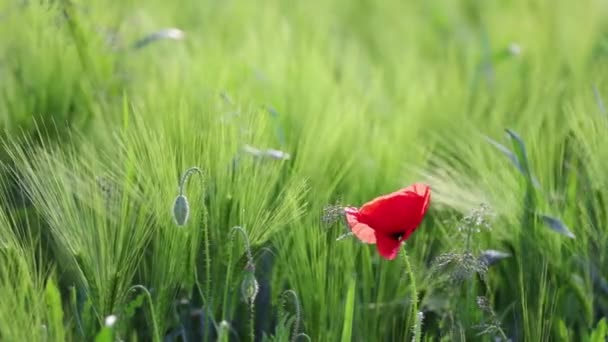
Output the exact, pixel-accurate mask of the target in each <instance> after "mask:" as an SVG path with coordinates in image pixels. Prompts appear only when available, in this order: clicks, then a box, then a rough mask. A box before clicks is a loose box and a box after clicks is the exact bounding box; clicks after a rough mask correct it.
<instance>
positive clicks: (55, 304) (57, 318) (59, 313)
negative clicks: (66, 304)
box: [44, 279, 65, 341]
mask: <svg viewBox="0 0 608 342" xmlns="http://www.w3.org/2000/svg"><path fill="white" fill-rule="evenodd" d="M44 300H45V303H46V306H47V327H48V331H49V332H50V335H51V336H52V338H51V340H53V341H65V335H64V329H63V309H62V307H61V294H60V293H59V289H57V286H56V285H55V281H54V280H52V279H51V280H49V281H48V283H47V284H46V288H45V289H44Z"/></svg>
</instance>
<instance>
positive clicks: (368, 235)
mask: <svg viewBox="0 0 608 342" xmlns="http://www.w3.org/2000/svg"><path fill="white" fill-rule="evenodd" d="M344 211H345V213H346V221H347V222H348V226H349V227H350V230H351V231H352V232H353V234H355V236H356V237H357V238H358V239H359V240H361V241H362V242H364V243H376V235H375V234H374V230H373V229H371V228H370V227H369V226H368V225H366V224H365V223H361V222H359V219H358V218H357V216H358V213H359V210H357V209H356V208H345V210H344Z"/></svg>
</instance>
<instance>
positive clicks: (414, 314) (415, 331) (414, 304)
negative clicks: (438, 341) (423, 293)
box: [402, 244, 422, 342]
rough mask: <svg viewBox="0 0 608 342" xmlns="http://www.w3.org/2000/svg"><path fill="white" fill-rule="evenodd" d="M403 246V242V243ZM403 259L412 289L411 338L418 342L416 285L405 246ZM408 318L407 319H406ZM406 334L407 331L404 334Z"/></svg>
mask: <svg viewBox="0 0 608 342" xmlns="http://www.w3.org/2000/svg"><path fill="white" fill-rule="evenodd" d="M404 246H405V244H404ZM402 254H403V261H404V262H405V269H406V271H407V276H408V278H409V280H410V289H411V291H412V304H411V308H412V312H411V316H410V317H414V325H413V327H412V331H413V334H414V336H413V339H412V341H415V342H420V332H421V328H422V327H420V326H419V323H418V319H417V317H418V288H417V287H416V279H415V278H414V272H412V266H411V265H410V258H409V257H408V255H407V252H406V249H405V247H404V248H403V253H402ZM408 320H409V319H408ZM405 336H407V333H406V334H405Z"/></svg>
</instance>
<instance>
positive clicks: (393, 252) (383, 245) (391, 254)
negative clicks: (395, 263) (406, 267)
mask: <svg viewBox="0 0 608 342" xmlns="http://www.w3.org/2000/svg"><path fill="white" fill-rule="evenodd" d="M399 247H401V241H399V240H396V239H394V238H392V237H391V236H388V235H385V234H382V233H378V232H376V248H377V249H378V253H380V255H381V256H382V257H383V258H385V259H388V260H393V259H395V258H396V257H397V254H399Z"/></svg>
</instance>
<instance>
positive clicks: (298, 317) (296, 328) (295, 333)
mask: <svg viewBox="0 0 608 342" xmlns="http://www.w3.org/2000/svg"><path fill="white" fill-rule="evenodd" d="M287 295H290V296H291V297H292V298H293V305H294V307H295V311H296V320H295V321H294V322H293V331H292V333H291V340H290V341H291V342H295V341H296V340H297V339H298V336H299V335H300V334H299V333H298V332H299V330H300V321H301V320H302V310H301V308H300V300H299V299H298V294H297V293H296V291H294V290H286V291H285V292H283V296H284V297H285V300H287V298H286V297H287Z"/></svg>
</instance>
